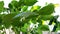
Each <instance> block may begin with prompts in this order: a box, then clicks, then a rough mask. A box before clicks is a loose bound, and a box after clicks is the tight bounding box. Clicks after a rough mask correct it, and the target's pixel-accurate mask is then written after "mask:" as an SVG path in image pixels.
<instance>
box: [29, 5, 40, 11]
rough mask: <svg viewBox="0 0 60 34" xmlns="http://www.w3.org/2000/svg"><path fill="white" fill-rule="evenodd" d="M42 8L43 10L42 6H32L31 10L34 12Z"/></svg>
mask: <svg viewBox="0 0 60 34" xmlns="http://www.w3.org/2000/svg"><path fill="white" fill-rule="evenodd" d="M40 8H41V6H32V8H31V9H30V10H31V11H32V12H33V11H36V12H37V11H39V10H40Z"/></svg>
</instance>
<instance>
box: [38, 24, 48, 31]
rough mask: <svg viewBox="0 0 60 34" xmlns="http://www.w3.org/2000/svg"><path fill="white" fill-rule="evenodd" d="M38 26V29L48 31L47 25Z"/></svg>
mask: <svg viewBox="0 0 60 34" xmlns="http://www.w3.org/2000/svg"><path fill="white" fill-rule="evenodd" d="M38 28H40V30H42V31H47V30H48V31H49V27H48V26H47V25H41V26H40V27H38Z"/></svg>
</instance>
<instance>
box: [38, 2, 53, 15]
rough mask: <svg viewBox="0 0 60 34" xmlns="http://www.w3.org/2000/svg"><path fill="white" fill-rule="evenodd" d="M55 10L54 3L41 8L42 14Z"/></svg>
mask: <svg viewBox="0 0 60 34" xmlns="http://www.w3.org/2000/svg"><path fill="white" fill-rule="evenodd" d="M53 12H54V5H53V4H52V3H50V4H48V5H47V6H45V7H43V8H41V9H40V11H39V14H40V15H50V14H52V13H53Z"/></svg>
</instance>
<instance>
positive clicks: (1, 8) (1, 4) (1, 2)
mask: <svg viewBox="0 0 60 34" xmlns="http://www.w3.org/2000/svg"><path fill="white" fill-rule="evenodd" d="M3 10H4V2H3V1H0V13H1V12H2V11H3Z"/></svg>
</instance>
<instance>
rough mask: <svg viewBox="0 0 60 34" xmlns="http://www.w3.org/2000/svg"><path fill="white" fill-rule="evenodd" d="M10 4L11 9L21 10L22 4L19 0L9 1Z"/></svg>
mask: <svg viewBox="0 0 60 34" xmlns="http://www.w3.org/2000/svg"><path fill="white" fill-rule="evenodd" d="M8 6H9V8H10V10H13V11H20V10H21V6H20V5H19V2H17V1H12V2H11V3H9V5H8Z"/></svg>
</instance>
